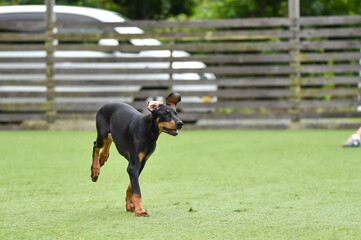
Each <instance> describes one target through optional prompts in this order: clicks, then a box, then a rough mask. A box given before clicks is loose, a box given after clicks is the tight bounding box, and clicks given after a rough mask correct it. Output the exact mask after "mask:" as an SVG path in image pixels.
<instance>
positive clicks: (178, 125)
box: [177, 121, 183, 129]
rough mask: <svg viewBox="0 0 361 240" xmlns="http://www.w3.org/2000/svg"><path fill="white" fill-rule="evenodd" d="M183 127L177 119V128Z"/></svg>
mask: <svg viewBox="0 0 361 240" xmlns="http://www.w3.org/2000/svg"><path fill="white" fill-rule="evenodd" d="M182 127H183V122H182V121H179V122H177V129H181V128H182Z"/></svg>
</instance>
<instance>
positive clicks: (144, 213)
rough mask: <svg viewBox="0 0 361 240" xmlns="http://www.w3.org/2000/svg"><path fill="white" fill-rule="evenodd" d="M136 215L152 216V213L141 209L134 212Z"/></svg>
mask: <svg viewBox="0 0 361 240" xmlns="http://www.w3.org/2000/svg"><path fill="white" fill-rule="evenodd" d="M134 213H135V216H136V217H150V214H149V213H148V212H147V211H145V210H144V209H139V210H137V211H135V212H134Z"/></svg>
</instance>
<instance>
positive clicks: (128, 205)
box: [125, 203, 135, 212]
mask: <svg viewBox="0 0 361 240" xmlns="http://www.w3.org/2000/svg"><path fill="white" fill-rule="evenodd" d="M125 208H126V209H127V212H135V206H134V204H133V203H126V204H125Z"/></svg>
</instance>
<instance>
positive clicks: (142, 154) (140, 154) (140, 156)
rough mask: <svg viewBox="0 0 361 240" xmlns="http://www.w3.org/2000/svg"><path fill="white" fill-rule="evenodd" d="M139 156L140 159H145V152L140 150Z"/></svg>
mask: <svg viewBox="0 0 361 240" xmlns="http://www.w3.org/2000/svg"><path fill="white" fill-rule="evenodd" d="M138 157H139V161H140V162H142V161H143V159H144V157H145V153H143V152H140V153H139V154H138Z"/></svg>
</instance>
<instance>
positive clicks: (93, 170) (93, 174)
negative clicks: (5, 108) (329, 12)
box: [90, 166, 100, 182]
mask: <svg viewBox="0 0 361 240" xmlns="http://www.w3.org/2000/svg"><path fill="white" fill-rule="evenodd" d="M90 170H91V174H90V177H91V179H92V181H93V182H96V181H97V180H98V177H99V174H100V167H93V166H91V167H90Z"/></svg>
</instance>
